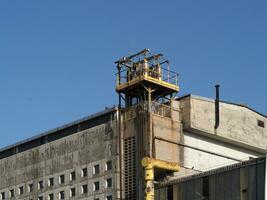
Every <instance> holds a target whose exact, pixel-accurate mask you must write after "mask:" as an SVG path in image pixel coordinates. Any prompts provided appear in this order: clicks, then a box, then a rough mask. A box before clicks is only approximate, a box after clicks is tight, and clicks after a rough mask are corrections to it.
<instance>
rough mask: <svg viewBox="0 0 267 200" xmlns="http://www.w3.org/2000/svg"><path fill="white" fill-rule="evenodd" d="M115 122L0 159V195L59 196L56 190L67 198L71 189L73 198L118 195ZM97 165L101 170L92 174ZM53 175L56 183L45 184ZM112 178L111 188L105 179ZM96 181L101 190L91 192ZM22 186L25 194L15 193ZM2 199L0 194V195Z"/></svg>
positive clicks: (22, 196)
mask: <svg viewBox="0 0 267 200" xmlns="http://www.w3.org/2000/svg"><path fill="white" fill-rule="evenodd" d="M116 144H117V131H116V122H112V121H110V122H108V123H105V124H102V125H99V126H96V127H93V128H90V129H87V130H84V131H82V132H78V133H75V134H73V135H70V136H67V137H64V138H61V139H58V140H55V141H53V142H50V143H47V144H44V145H41V146H39V147H36V148H33V149H30V150H27V151H25V152H22V153H19V154H15V155H13V156H11V157H7V158H4V159H1V160H0V171H1V175H0V195H1V194H2V193H3V192H5V196H6V198H8V196H9V191H10V190H12V189H13V190H14V191H15V198H16V199H25V198H29V199H37V198H38V197H39V196H43V199H47V196H48V195H49V194H50V193H54V199H59V196H58V195H59V192H60V191H65V199H69V193H70V188H73V187H75V188H76V196H75V197H74V198H72V199H78V198H79V199H82V198H86V199H94V198H96V197H100V198H101V199H105V197H106V196H107V195H113V199H115V198H116V197H117V192H118V188H119V186H118V182H119V180H118V178H119V176H118V156H117V155H118V152H117V145H116ZM107 161H112V169H111V170H109V171H106V169H105V168H106V162H107ZM96 164H99V165H100V173H99V174H97V175H94V174H93V166H94V165H96ZM83 168H87V171H88V176H87V177H84V178H82V177H81V170H82V169H83ZM73 171H75V172H76V180H74V181H72V182H71V181H70V173H71V172H73ZM60 175H65V183H64V184H59V176H60ZM50 177H54V182H55V185H54V186H53V187H48V178H50ZM108 178H112V187H111V188H107V187H106V180H107V179H108ZM39 181H43V182H44V188H43V189H41V190H39V189H38V182H39ZM95 181H99V182H100V190H99V191H96V192H94V191H93V185H94V182H95ZM31 183H33V185H34V190H33V192H28V185H29V184H31ZM84 184H87V185H88V193H87V194H81V186H82V185H84ZM20 186H23V187H24V194H23V195H19V194H18V188H19V187H20ZM0 198H1V197H0Z"/></svg>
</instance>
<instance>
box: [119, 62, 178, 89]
mask: <svg viewBox="0 0 267 200" xmlns="http://www.w3.org/2000/svg"><path fill="white" fill-rule="evenodd" d="M116 77H117V79H116V83H117V86H118V85H121V84H124V83H127V82H131V81H134V80H136V79H139V78H141V77H151V78H154V79H158V80H159V81H164V82H167V83H170V84H173V85H176V86H177V85H178V73H176V72H173V71H171V70H169V69H165V68H161V67H156V66H155V67H150V68H141V69H138V70H130V69H127V70H122V71H120V72H119V73H117V74H116Z"/></svg>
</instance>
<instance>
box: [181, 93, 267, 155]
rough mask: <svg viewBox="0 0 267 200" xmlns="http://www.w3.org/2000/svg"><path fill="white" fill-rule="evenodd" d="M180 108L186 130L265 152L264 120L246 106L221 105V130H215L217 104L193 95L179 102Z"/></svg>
mask: <svg viewBox="0 0 267 200" xmlns="http://www.w3.org/2000/svg"><path fill="white" fill-rule="evenodd" d="M180 104H181V110H182V120H183V124H184V129H185V130H190V131H194V132H196V133H199V134H203V135H205V136H207V137H212V138H216V139H217V140H221V141H226V142H228V143H233V144H235V145H238V146H242V147H244V148H250V149H253V150H257V151H261V152H263V150H264V149H265V148H266V144H267V118H266V117H265V116H263V115H260V114H259V113H257V112H255V111H252V110H251V109H249V108H247V107H244V106H239V105H234V104H230V103H224V102H220V126H219V128H218V129H217V130H215V129H214V124H215V106H214V100H211V99H207V98H202V97H197V96H192V95H190V96H188V97H185V98H182V99H180ZM258 120H260V121H263V122H264V123H265V127H264V128H262V127H260V126H258Z"/></svg>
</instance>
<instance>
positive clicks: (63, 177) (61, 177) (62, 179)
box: [59, 175, 65, 184]
mask: <svg viewBox="0 0 267 200" xmlns="http://www.w3.org/2000/svg"><path fill="white" fill-rule="evenodd" d="M64 183H65V176H64V175H60V176H59V184H64Z"/></svg>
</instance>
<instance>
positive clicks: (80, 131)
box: [0, 49, 267, 200]
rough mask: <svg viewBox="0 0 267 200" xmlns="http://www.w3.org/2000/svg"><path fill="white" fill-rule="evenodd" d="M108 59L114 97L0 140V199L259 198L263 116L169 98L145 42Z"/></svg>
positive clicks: (164, 73) (160, 60)
mask: <svg viewBox="0 0 267 200" xmlns="http://www.w3.org/2000/svg"><path fill="white" fill-rule="evenodd" d="M115 63H116V65H117V69H118V73H117V85H116V91H117V93H118V95H119V104H118V106H116V107H112V108H107V109H105V110H104V111H102V112H99V113H96V114H93V115H91V116H88V117H85V118H83V119H80V120H77V121H74V122H72V123H69V124H67V125H64V126H62V127H59V128H56V129H53V130H51V131H48V132H45V133H43V134H40V135H37V136H35V137H33V138H30V139H27V140H24V141H21V142H19V143H16V144H14V145H11V146H7V147H5V148H2V149H0V172H1V175H0V199H1V200H5V199H27V200H31V199H32V200H35V199H36V200H53V199H60V200H61V199H67V200H68V199H89V200H112V199H124V200H135V199H138V200H141V199H147V200H150V199H159V200H166V199H168V200H190V199H195V200H204V199H205V200H226V199H227V200H232V199H233V200H234V199H235V200H238V199H240V200H241V199H242V200H255V199H259V200H263V199H264V194H265V189H264V188H265V181H266V180H265V179H266V178H265V176H266V159H265V155H266V144H267V128H266V123H267V117H266V116H265V115H263V114H261V113H259V112H257V111H255V110H253V109H251V108H249V107H247V106H245V105H239V104H235V103H230V102H225V101H222V100H220V99H219V87H218V86H216V99H215V100H214V99H209V98H205V97H200V96H195V95H186V96H181V97H177V96H176V94H177V93H178V91H179V86H178V77H177V73H175V72H172V71H171V70H170V69H169V62H168V60H165V59H164V57H163V55H162V54H156V55H155V54H151V53H150V51H149V50H148V49H145V50H143V51H141V52H138V53H136V54H134V55H131V56H127V57H123V58H121V59H119V60H118V61H116V62H115ZM164 65H166V66H164ZM219 188H224V190H221V189H219ZM220 190H221V191H220ZM226 190H227V191H226Z"/></svg>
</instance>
